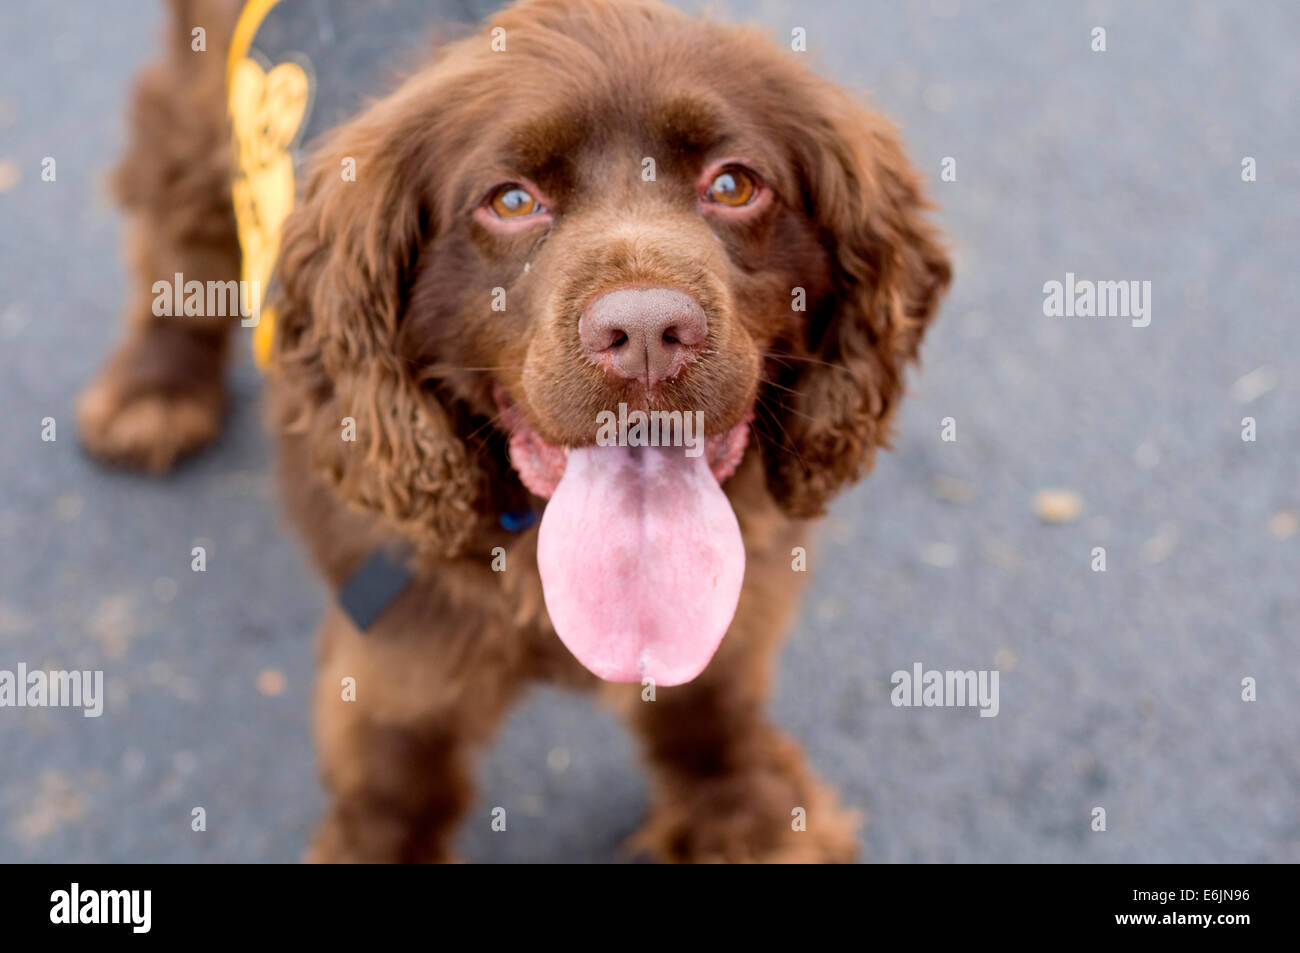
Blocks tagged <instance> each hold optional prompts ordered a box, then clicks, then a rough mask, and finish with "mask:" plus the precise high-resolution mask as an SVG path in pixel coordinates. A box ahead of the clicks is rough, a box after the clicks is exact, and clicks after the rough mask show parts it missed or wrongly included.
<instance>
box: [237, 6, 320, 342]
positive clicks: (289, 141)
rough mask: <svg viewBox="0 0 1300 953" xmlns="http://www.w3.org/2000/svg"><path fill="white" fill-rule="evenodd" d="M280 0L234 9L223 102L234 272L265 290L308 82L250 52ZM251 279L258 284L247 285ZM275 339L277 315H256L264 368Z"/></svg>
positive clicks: (293, 68)
mask: <svg viewBox="0 0 1300 953" xmlns="http://www.w3.org/2000/svg"><path fill="white" fill-rule="evenodd" d="M277 2H278V0H249V3H248V4H247V5H246V6H245V7H244V10H243V12H242V13H241V14H240V18H239V22H238V24H237V25H236V27H235V34H234V40H233V42H232V44H231V48H230V61H229V65H228V70H227V77H226V78H227V103H228V109H229V114H230V124H231V130H232V133H233V136H234V145H235V168H234V181H233V183H232V191H233V195H234V203H235V221H236V224H237V225H238V229H239V247H240V249H241V251H242V253H243V256H242V266H241V274H240V277H241V278H242V279H243V280H244V281H245V282H246V283H247V284H246V287H249V288H252V287H257V288H258V289H259V293H260V294H264V293H265V292H266V290H267V288H268V287H269V285H270V282H271V272H272V270H273V269H274V267H275V258H276V255H277V254H279V251H280V226H281V225H283V224H284V219H285V217H286V216H287V215H288V214H289V211H290V209H292V208H293V200H294V176H293V156H292V154H291V153H290V147H291V146H292V145H293V142H294V138H295V137H296V136H297V134H298V129H299V127H300V126H301V125H302V122H303V119H304V117H305V115H306V112H307V102H308V99H309V97H310V84H309V82H308V79H307V73H306V71H305V70H304V69H303V68H302V66H300V65H299V64H297V63H294V62H285V63H280V64H278V65H276V66H274V67H272V68H271V69H269V70H268V69H265V68H263V66H262V64H261V63H259V62H258V60H257V59H256V58H255V57H256V53H255V52H254V51H252V50H251V44H252V41H253V37H254V35H255V34H256V33H257V28H258V26H259V25H260V24H261V22H262V20H263V18H264V17H265V16H266V14H267V12H268V11H269V10H270V9H271V8H272V7H273V6H275V4H276V3H277ZM253 282H257V284H256V286H254V285H253V284H252V283H253ZM274 340H275V314H274V312H273V311H272V310H271V309H269V308H267V309H263V310H262V311H261V312H260V316H259V320H258V323H257V326H256V327H255V328H254V329H253V356H254V358H255V359H256V361H257V364H258V366H259V367H262V368H266V367H267V365H268V364H269V362H270V358H271V348H272V345H273V344H274Z"/></svg>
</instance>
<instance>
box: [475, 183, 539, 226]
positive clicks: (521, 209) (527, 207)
mask: <svg viewBox="0 0 1300 953" xmlns="http://www.w3.org/2000/svg"><path fill="white" fill-rule="evenodd" d="M488 205H489V206H490V207H491V209H492V211H493V212H495V213H496V214H497V215H498V216H499V217H501V218H523V217H524V216H525V215H532V214H533V213H534V212H536V211H538V210H539V209H540V208H541V207H542V204H541V203H540V202H538V201H537V199H535V198H533V195H532V193H531V192H529V191H528V190H527V189H525V188H523V187H522V186H519V185H516V184H515V183H513V182H511V183H510V184H508V185H503V186H501V187H500V188H498V189H497V190H496V191H495V192H493V193H492V198H491V199H490V200H489V201H488Z"/></svg>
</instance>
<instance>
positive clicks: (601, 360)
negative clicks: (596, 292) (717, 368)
mask: <svg viewBox="0 0 1300 953" xmlns="http://www.w3.org/2000/svg"><path fill="white" fill-rule="evenodd" d="M707 332H708V321H707V319H706V318H705V316H704V308H702V307H701V306H700V303H699V302H698V301H696V300H695V299H694V298H693V297H692V296H691V295H688V294H687V293H686V292H684V291H677V290H675V289H673V288H623V289H620V290H618V291H609V292H606V293H605V294H603V295H601V296H600V297H599V298H597V299H596V300H595V301H593V302H592V303H591V304H589V305H588V306H587V310H586V311H585V312H583V315H582V317H581V318H580V319H579V320H578V338H579V340H580V341H581V342H582V349H583V350H584V351H585V352H586V353H587V356H588V357H590V358H591V359H592V360H593V361H595V362H596V363H597V364H599V365H601V366H602V367H603V368H604V369H605V371H606V373H609V374H615V375H617V376H619V377H625V378H627V379H628V380H640V381H644V382H645V385H646V387H647V388H649V387H653V386H654V385H655V384H657V383H659V382H660V381H663V380H668V379H669V378H673V377H676V376H677V375H678V374H679V373H681V370H682V368H683V367H684V366H685V365H686V363H687V361H689V360H690V359H691V358H692V357H693V356H694V354H695V353H696V352H697V351H698V350H699V347H700V345H702V344H703V343H704V338H705V335H706V334H707Z"/></svg>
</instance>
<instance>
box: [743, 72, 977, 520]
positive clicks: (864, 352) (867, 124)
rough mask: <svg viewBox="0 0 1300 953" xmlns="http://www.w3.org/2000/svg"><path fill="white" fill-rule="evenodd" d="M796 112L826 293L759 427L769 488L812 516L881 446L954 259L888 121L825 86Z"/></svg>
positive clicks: (795, 143) (778, 369)
mask: <svg viewBox="0 0 1300 953" xmlns="http://www.w3.org/2000/svg"><path fill="white" fill-rule="evenodd" d="M800 118H801V121H802V122H803V123H804V126H803V127H802V129H801V130H800V132H799V133H798V134H796V135H793V136H792V137H791V148H792V149H793V151H794V154H795V157H796V158H795V161H796V164H797V165H798V167H799V169H798V171H799V175H800V178H801V183H802V188H803V190H804V192H803V196H802V198H803V201H804V204H805V208H806V211H807V213H808V215H809V216H810V217H811V218H812V219H813V221H814V222H816V223H817V226H818V229H819V231H820V234H821V238H822V241H823V243H824V245H825V247H826V248H827V250H828V252H829V255H830V258H831V266H832V273H833V288H832V290H831V291H830V293H829V294H828V295H826V296H824V297H823V299H822V300H821V301H819V302H816V303H815V304H814V305H813V307H812V309H811V310H810V312H809V314H808V315H807V318H808V321H807V324H806V325H805V326H804V328H803V332H804V333H803V340H802V341H797V342H795V343H794V344H793V347H792V353H791V355H790V359H789V360H787V361H784V362H782V361H781V360H780V359H779V358H778V359H776V361H775V363H774V366H773V367H772V374H773V375H774V377H775V379H776V380H777V381H778V382H779V385H780V386H779V388H778V389H775V390H773V391H771V392H769V394H768V395H767V397H766V399H765V403H766V404H767V405H768V406H770V407H784V408H785V409H786V410H785V412H784V413H780V414H779V415H778V419H777V420H776V421H769V422H768V425H767V426H765V428H764V429H765V436H767V437H768V438H769V439H768V440H767V441H766V443H767V444H768V446H767V448H766V453H767V460H766V462H767V480H768V486H769V488H770V489H771V490H772V492H773V494H774V495H775V497H776V499H777V501H778V502H779V503H780V504H781V505H782V507H783V508H784V509H785V510H786V511H787V512H789V513H790V514H791V515H794V516H799V517H812V516H817V515H820V514H821V513H822V512H824V510H825V506H826V503H827V501H828V500H829V499H830V497H831V496H832V495H834V493H835V492H836V491H837V490H838V489H839V488H840V487H841V486H842V485H843V484H844V483H845V482H846V481H853V480H856V479H858V478H859V477H860V476H862V474H863V473H864V472H866V471H868V470H870V468H871V465H872V463H873V461H874V457H875V449H876V447H878V446H888V442H889V431H890V424H891V418H892V417H893V413H894V409H895V407H896V405H897V403H898V400H899V398H900V397H901V395H902V389H903V371H904V368H905V366H906V365H907V364H908V363H909V362H911V361H914V360H915V359H916V357H917V349H918V347H919V345H920V342H921V336H922V334H923V333H924V331H925V328H926V325H927V324H928V322H929V320H930V318H931V317H932V316H933V315H934V313H935V311H936V309H937V307H938V304H939V299H940V298H941V297H942V295H943V292H944V291H945V289H946V288H947V287H948V283H949V281H950V279H951V266H950V264H949V262H948V257H947V254H946V251H945V249H944V247H943V245H942V244H941V242H940V240H939V236H938V233H937V232H936V230H935V229H934V228H933V227H932V226H931V225H930V224H929V223H928V222H927V221H926V218H925V212H926V210H927V208H928V206H927V204H926V201H925V197H924V195H923V191H922V188H921V180H920V176H919V175H918V173H917V172H916V170H915V169H914V168H913V167H912V166H911V164H910V163H909V162H908V160H907V159H906V157H905V156H904V155H903V150H902V147H901V145H900V143H899V139H898V135H897V133H896V132H895V130H894V129H893V127H892V126H891V125H890V124H889V122H888V121H886V120H885V119H884V118H883V117H881V116H879V115H877V114H875V113H873V112H871V111H869V110H867V109H864V108H862V107H861V106H859V105H857V104H856V103H855V102H853V100H852V99H851V98H850V97H849V96H848V95H846V94H845V93H843V92H842V91H840V90H838V89H835V88H833V87H831V86H829V84H819V86H818V87H817V91H816V94H815V95H814V96H813V97H812V98H811V99H810V101H809V109H808V112H807V113H805V114H803V115H801V117H800ZM762 416H763V415H760V421H761V420H762ZM773 424H775V425H773Z"/></svg>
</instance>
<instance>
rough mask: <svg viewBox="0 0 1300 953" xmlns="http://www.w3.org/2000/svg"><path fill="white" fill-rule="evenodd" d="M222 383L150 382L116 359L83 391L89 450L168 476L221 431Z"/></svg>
mask: <svg viewBox="0 0 1300 953" xmlns="http://www.w3.org/2000/svg"><path fill="white" fill-rule="evenodd" d="M222 405H223V396H222V391H221V384H220V381H219V380H217V381H208V380H191V381H187V382H184V383H172V382H162V381H158V382H153V381H144V380H141V379H140V378H138V377H136V376H135V375H134V374H133V373H132V371H131V364H130V362H129V361H124V360H121V359H120V357H119V359H115V360H113V361H111V362H110V363H109V364H108V365H107V366H106V367H105V368H104V370H103V371H102V372H101V373H100V375H99V377H97V378H96V379H95V380H94V381H92V382H91V384H90V385H89V386H88V387H86V389H85V390H84V391H82V393H81V398H80V399H79V400H78V402H77V423H78V426H79V428H80V431H81V440H82V443H83V444H84V445H85V446H86V448H87V449H88V450H89V451H90V452H91V453H93V454H94V455H95V456H97V457H99V458H100V459H101V460H105V461H107V462H109V463H114V464H117V465H119V466H126V467H131V468H133V469H139V470H147V471H150V472H152V473H166V472H167V471H168V470H170V469H171V468H172V467H173V466H174V465H175V464H176V461H177V460H179V459H180V458H181V457H183V456H185V455H187V454H190V453H193V452H194V451H195V450H198V449H200V448H201V447H203V446H205V445H206V444H208V443H211V442H212V440H213V439H214V438H215V437H216V436H217V433H218V431H219V430H220V428H221V415H222Z"/></svg>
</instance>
